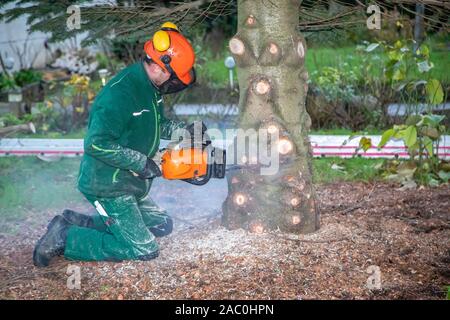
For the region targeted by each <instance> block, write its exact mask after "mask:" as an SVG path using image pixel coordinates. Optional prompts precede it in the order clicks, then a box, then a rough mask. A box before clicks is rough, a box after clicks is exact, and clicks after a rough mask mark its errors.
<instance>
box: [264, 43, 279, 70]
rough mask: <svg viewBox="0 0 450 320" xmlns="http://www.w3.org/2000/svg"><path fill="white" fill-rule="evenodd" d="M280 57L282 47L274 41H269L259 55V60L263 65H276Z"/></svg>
mask: <svg viewBox="0 0 450 320" xmlns="http://www.w3.org/2000/svg"><path fill="white" fill-rule="evenodd" d="M280 59H281V49H280V47H279V46H278V45H277V44H276V43H274V42H269V43H267V45H265V46H264V49H263V51H262V52H261V54H260V56H259V59H258V62H259V64H261V65H263V66H275V65H278V63H279V62H280Z"/></svg>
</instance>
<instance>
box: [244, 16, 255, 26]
mask: <svg viewBox="0 0 450 320" xmlns="http://www.w3.org/2000/svg"><path fill="white" fill-rule="evenodd" d="M245 25H246V26H247V27H249V28H254V27H256V18H255V16H254V15H252V14H251V15H249V16H248V17H247V19H245Z"/></svg>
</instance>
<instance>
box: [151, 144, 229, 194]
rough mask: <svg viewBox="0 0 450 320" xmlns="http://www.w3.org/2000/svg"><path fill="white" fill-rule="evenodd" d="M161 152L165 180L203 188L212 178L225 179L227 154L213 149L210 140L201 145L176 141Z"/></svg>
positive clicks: (221, 150) (218, 149)
mask: <svg viewBox="0 0 450 320" xmlns="http://www.w3.org/2000/svg"><path fill="white" fill-rule="evenodd" d="M159 151H160V153H161V172H162V177H163V178H164V179H168V180H182V181H186V182H188V183H190V184H193V185H197V186H201V185H204V184H206V183H207V182H208V181H209V180H210V179H211V178H219V179H222V178H224V177H225V171H226V170H225V167H226V152H225V150H223V149H220V148H215V147H213V146H212V144H211V141H210V140H209V139H206V140H205V141H203V142H202V143H201V144H198V143H197V144H194V143H192V142H189V143H186V142H184V141H183V140H180V141H175V142H171V143H169V145H168V146H167V147H166V148H163V149H161V150H159Z"/></svg>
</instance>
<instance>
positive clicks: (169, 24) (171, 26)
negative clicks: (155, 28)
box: [161, 22, 179, 31]
mask: <svg viewBox="0 0 450 320" xmlns="http://www.w3.org/2000/svg"><path fill="white" fill-rule="evenodd" d="M162 28H166V29H174V30H177V31H179V30H178V27H177V26H176V25H175V23H172V22H164V23H163V25H162V26H161V29H162Z"/></svg>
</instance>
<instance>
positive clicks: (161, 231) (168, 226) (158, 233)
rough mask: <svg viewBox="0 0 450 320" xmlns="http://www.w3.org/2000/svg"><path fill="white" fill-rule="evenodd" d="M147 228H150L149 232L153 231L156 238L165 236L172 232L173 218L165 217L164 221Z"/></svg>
mask: <svg viewBox="0 0 450 320" xmlns="http://www.w3.org/2000/svg"><path fill="white" fill-rule="evenodd" d="M148 230H150V232H151V233H153V235H154V236H155V237H158V238H160V237H164V236H167V235H169V234H171V233H172V230H173V220H172V219H171V218H167V220H166V222H165V223H162V224H160V225H157V226H154V227H151V228H148Z"/></svg>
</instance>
